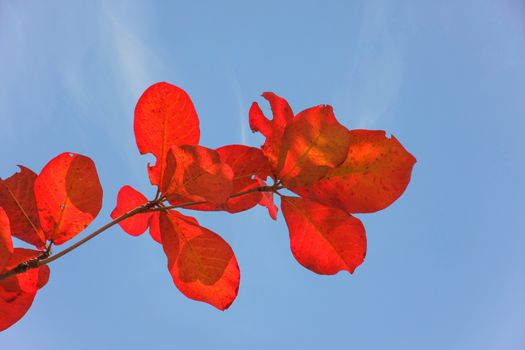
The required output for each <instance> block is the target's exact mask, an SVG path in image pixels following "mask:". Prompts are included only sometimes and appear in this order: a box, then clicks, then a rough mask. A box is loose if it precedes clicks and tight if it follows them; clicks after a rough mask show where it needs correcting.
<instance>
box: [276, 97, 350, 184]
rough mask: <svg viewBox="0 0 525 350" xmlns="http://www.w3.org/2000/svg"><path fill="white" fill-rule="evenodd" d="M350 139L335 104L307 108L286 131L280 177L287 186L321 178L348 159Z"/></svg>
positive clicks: (279, 162)
mask: <svg viewBox="0 0 525 350" xmlns="http://www.w3.org/2000/svg"><path fill="white" fill-rule="evenodd" d="M349 143H350V139H349V137H348V130H347V129H346V128H345V127H344V126H343V125H341V124H339V122H338V121H337V120H336V119H335V115H334V113H333V110H332V107H330V106H316V107H312V108H309V109H307V110H304V111H302V112H301V113H299V114H298V115H297V116H296V117H295V118H294V119H293V120H292V121H291V122H289V123H288V125H287V126H286V129H285V131H284V134H283V139H282V143H281V149H280V152H279V158H278V165H277V173H278V178H279V179H280V180H281V181H282V183H283V184H284V185H285V186H286V187H295V186H301V185H306V184H309V183H312V182H314V181H316V180H319V179H321V178H322V177H323V176H324V175H326V173H327V172H328V171H329V170H330V169H331V168H334V167H336V166H337V165H339V164H341V163H342V162H343V161H344V160H345V158H346V154H347V152H348V146H349Z"/></svg>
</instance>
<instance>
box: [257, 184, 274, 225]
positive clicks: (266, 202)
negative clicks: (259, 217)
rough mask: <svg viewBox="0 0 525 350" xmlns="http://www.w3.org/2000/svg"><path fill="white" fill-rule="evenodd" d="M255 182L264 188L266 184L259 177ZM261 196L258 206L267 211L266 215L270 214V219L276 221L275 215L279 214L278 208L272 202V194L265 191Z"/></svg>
mask: <svg viewBox="0 0 525 350" xmlns="http://www.w3.org/2000/svg"><path fill="white" fill-rule="evenodd" d="M255 180H257V182H258V184H259V186H266V182H265V181H263V180H262V179H260V178H259V177H256V178H255ZM261 194H262V196H261V201H260V202H259V204H260V205H262V206H264V207H266V208H267V209H268V214H270V217H271V218H272V219H274V220H277V213H278V212H279V208H277V205H275V202H274V201H273V192H268V191H267V192H262V193H261Z"/></svg>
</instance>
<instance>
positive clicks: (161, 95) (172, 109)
mask: <svg viewBox="0 0 525 350" xmlns="http://www.w3.org/2000/svg"><path fill="white" fill-rule="evenodd" d="M134 130H135V139H136V141H137V146H138V148H139V151H140V153H141V154H146V153H151V154H153V155H154V156H155V157H156V158H157V163H156V164H155V165H154V166H153V167H151V168H150V180H151V183H152V184H153V185H158V184H161V183H162V178H161V176H162V174H163V173H164V163H165V159H166V155H167V153H168V150H169V149H170V147H171V146H173V145H179V146H180V145H185V144H191V145H196V144H198V143H199V137H200V130H199V118H198V117H197V112H196V111H195V108H194V107H193V103H192V102H191V99H190V97H189V96H188V94H187V93H186V92H185V91H184V90H182V89H180V88H178V87H176V86H174V85H171V84H168V83H164V82H162V83H156V84H153V85H152V86H150V87H149V88H148V89H146V91H144V93H143V94H142V96H141V97H140V99H139V101H138V102H137V106H136V107H135V121H134Z"/></svg>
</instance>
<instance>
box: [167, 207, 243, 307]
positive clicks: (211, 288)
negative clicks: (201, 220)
mask: <svg viewBox="0 0 525 350" xmlns="http://www.w3.org/2000/svg"><path fill="white" fill-rule="evenodd" d="M160 231H161V235H162V246H163V249H164V252H165V253H166V256H167V257H168V270H169V271H170V274H171V276H172V278H173V282H174V283H175V285H176V286H177V288H178V289H179V290H180V291H181V292H182V293H183V294H184V295H186V296H187V297H188V298H191V299H194V300H198V301H203V302H206V303H208V304H211V305H213V306H215V307H216V308H218V309H220V310H225V309H227V308H228V307H229V306H230V305H231V303H232V302H233V300H234V299H235V297H236V296H237V292H238V290H239V280H240V272H239V266H238V265H237V260H236V258H235V255H234V254H233V251H232V249H231V248H230V246H229V245H228V243H226V242H225V241H224V240H223V239H222V238H221V237H220V236H219V235H217V234H215V233H213V232H212V231H210V230H208V229H206V228H204V227H202V226H199V225H198V224H197V223H196V221H195V220H194V219H193V218H189V217H186V216H184V215H182V214H179V213H177V212H175V211H169V212H167V213H166V212H162V213H161V214H160Z"/></svg>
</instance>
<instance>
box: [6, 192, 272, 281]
mask: <svg viewBox="0 0 525 350" xmlns="http://www.w3.org/2000/svg"><path fill="white" fill-rule="evenodd" d="M281 188H282V186H281V185H280V183H276V184H274V185H273V186H260V187H256V188H252V189H249V190H246V191H241V192H237V193H234V194H232V195H230V197H229V198H235V197H240V196H244V195H247V194H250V193H254V192H274V193H277V194H279V193H278V192H277V190H279V189H281ZM155 197H156V198H155V199H154V200H152V201H150V202H147V203H145V204H143V205H141V206H139V207H137V208H135V209H133V210H130V211H128V212H127V213H125V214H122V215H121V216H119V217H118V218H116V219H114V220H113V221H110V222H109V223H107V224H106V225H104V226H102V227H100V228H99V229H97V230H95V231H93V232H92V233H90V234H89V235H87V236H86V237H84V238H83V239H81V240H80V241H78V242H76V243H75V244H72V245H71V246H69V247H67V248H66V249H64V250H62V251H60V252H59V253H57V254H55V255H51V245H52V243H50V244H49V245H48V246H47V247H46V249H45V250H44V251H43V252H42V254H41V255H40V256H39V257H37V258H34V259H31V260H28V261H25V262H23V263H21V264H19V265H17V266H16V267H14V268H13V269H11V270H9V271H6V272H4V273H2V274H0V281H1V280H3V279H5V278H8V277H11V276H14V275H17V274H19V273H24V272H26V271H28V270H30V269H35V268H37V267H39V266H44V265H47V264H49V263H50V262H53V261H55V260H57V259H58V258H61V257H62V256H64V255H66V254H68V253H70V252H71V251H73V250H75V249H77V248H78V247H80V246H81V245H83V244H85V243H86V242H88V241H90V240H91V239H93V238H95V237H96V236H98V235H99V234H101V233H102V232H104V231H106V230H107V229H109V228H110V227H112V226H115V225H116V224H118V223H119V222H121V221H123V220H126V219H128V218H130V217H132V216H134V215H136V214H141V213H146V212H154V211H165V210H170V209H176V208H185V207H191V206H195V205H200V204H207V203H209V202H208V201H195V202H188V203H181V204H177V205H171V206H165V205H163V204H162V200H165V198H164V197H162V198H157V197H159V194H157V195H156V196H155Z"/></svg>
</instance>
